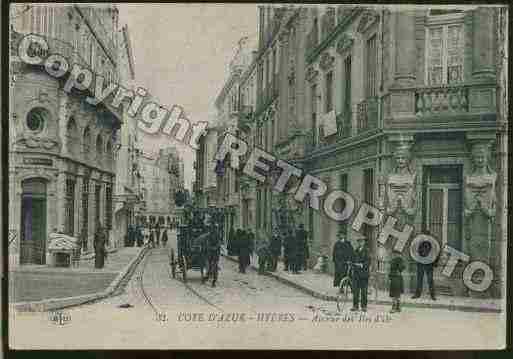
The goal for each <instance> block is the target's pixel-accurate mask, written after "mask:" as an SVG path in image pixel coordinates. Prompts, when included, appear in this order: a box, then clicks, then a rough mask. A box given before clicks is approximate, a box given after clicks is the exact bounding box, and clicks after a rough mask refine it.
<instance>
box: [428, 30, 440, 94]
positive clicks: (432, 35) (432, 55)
mask: <svg viewBox="0 0 513 359" xmlns="http://www.w3.org/2000/svg"><path fill="white" fill-rule="evenodd" d="M442 36H443V28H441V27H440V28H431V29H429V69H428V83H429V84H430V85H439V84H441V83H442Z"/></svg>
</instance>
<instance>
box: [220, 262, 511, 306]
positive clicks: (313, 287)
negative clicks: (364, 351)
mask: <svg viewBox="0 0 513 359" xmlns="http://www.w3.org/2000/svg"><path fill="white" fill-rule="evenodd" d="M224 256H225V257H226V258H228V259H230V260H232V261H237V257H235V256H227V255H224ZM256 263H258V256H257V255H255V256H254V257H253V258H252V263H251V267H252V268H253V269H254V270H257V269H258V267H257V264H256ZM283 267H284V266H283V262H281V261H280V262H279V263H278V269H277V270H276V272H266V275H269V276H271V277H274V278H276V279H277V280H278V281H280V282H282V283H285V284H288V285H290V286H292V287H294V288H297V289H299V290H301V291H303V292H305V293H308V294H310V295H311V296H313V297H316V298H319V299H324V300H329V301H336V298H337V296H336V295H337V288H334V287H333V276H332V275H330V274H324V273H315V272H314V271H312V270H311V269H310V270H308V271H306V272H301V274H291V272H285V271H284V270H283ZM411 296H412V295H411V294H409V293H408V294H405V295H403V296H402V298H401V305H402V306H404V307H417V308H433V309H447V310H459V311H469V312H492V313H500V312H501V307H502V300H501V299H477V298H469V297H453V296H444V295H439V296H437V300H436V301H432V300H431V298H429V296H428V295H427V294H426V293H424V295H423V297H421V298H419V299H411ZM373 297H374V298H371V297H370V296H369V298H368V300H369V303H373V304H380V305H392V301H391V299H390V297H389V295H388V292H387V291H378V293H377V296H373Z"/></svg>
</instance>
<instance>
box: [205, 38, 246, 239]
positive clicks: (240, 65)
mask: <svg viewBox="0 0 513 359" xmlns="http://www.w3.org/2000/svg"><path fill="white" fill-rule="evenodd" d="M238 45H239V46H238V48H237V51H236V53H235V55H234V57H233V59H232V61H231V62H230V65H229V76H228V79H227V80H226V82H225V83H224V85H223V87H222V89H221V91H220V93H219V95H218V96H217V98H216V100H215V106H216V110H217V118H216V132H217V143H222V141H223V139H224V136H225V135H226V134H227V133H230V134H232V135H234V136H237V137H240V136H241V130H239V128H238V126H239V109H240V81H241V77H242V75H243V73H244V71H245V70H246V69H247V68H248V66H250V64H251V61H252V59H253V56H254V55H253V51H252V49H251V46H250V41H249V39H247V38H242V39H241V40H240V41H239V44H238ZM216 150H217V149H216ZM214 156H215V154H214ZM200 159H201V158H200ZM207 161H208V160H207ZM229 161H230V159H229V158H227V160H226V161H225V163H222V164H217V163H216V164H215V167H214V169H219V168H222V171H216V173H217V183H216V189H217V199H216V201H217V206H218V208H221V209H223V211H224V213H225V216H224V218H225V224H224V235H225V236H226V235H227V234H228V233H229V231H230V229H232V228H233V229H237V228H241V225H242V222H241V219H242V216H241V211H240V208H241V196H240V173H241V171H240V170H234V169H233V168H231V167H230V166H229ZM225 240H226V238H225Z"/></svg>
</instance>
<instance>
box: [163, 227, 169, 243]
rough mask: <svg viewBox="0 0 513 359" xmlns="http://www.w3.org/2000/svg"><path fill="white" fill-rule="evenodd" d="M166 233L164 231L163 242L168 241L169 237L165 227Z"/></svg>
mask: <svg viewBox="0 0 513 359" xmlns="http://www.w3.org/2000/svg"><path fill="white" fill-rule="evenodd" d="M163 232H164V233H162V242H167V240H168V238H167V230H166V229H164V231H163Z"/></svg>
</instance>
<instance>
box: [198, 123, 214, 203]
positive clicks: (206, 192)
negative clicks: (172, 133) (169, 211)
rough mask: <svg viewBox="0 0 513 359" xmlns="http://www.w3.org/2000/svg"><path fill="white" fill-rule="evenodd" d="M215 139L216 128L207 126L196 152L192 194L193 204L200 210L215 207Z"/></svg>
mask: <svg viewBox="0 0 513 359" xmlns="http://www.w3.org/2000/svg"><path fill="white" fill-rule="evenodd" d="M217 137H218V136H217V128H216V127H215V126H213V125H209V127H207V129H206V132H205V134H204V135H203V136H201V138H200V139H199V144H198V146H199V147H198V149H197V150H196V160H195V161H194V171H195V181H194V184H193V193H194V196H195V198H194V199H195V204H196V205H197V206H198V207H200V208H209V207H216V206H217V178H216V172H215V168H216V159H215V155H216V151H217Z"/></svg>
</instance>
